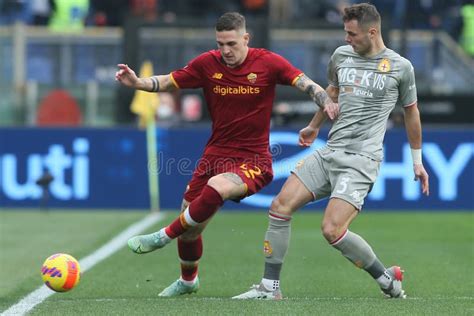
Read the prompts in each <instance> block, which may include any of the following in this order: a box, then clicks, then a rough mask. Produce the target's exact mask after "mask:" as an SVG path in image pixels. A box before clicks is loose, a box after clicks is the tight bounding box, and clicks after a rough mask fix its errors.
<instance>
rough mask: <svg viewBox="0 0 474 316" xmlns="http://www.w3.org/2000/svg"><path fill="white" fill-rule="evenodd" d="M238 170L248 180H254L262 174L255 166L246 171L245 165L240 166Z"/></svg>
mask: <svg viewBox="0 0 474 316" xmlns="http://www.w3.org/2000/svg"><path fill="white" fill-rule="evenodd" d="M240 170H242V172H243V173H244V174H245V176H246V177H247V178H249V179H255V176H259V175H261V174H262V170H260V168H259V167H257V166H255V167H254V168H253V169H248V167H247V164H246V163H244V164H241V165H240Z"/></svg>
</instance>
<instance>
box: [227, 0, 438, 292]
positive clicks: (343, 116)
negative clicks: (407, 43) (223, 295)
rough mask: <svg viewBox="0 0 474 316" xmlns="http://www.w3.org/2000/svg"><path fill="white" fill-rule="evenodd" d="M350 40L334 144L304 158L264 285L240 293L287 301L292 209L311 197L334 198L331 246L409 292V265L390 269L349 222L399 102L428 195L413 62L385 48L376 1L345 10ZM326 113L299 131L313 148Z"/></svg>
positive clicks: (335, 63)
mask: <svg viewBox="0 0 474 316" xmlns="http://www.w3.org/2000/svg"><path fill="white" fill-rule="evenodd" d="M343 21H344V30H345V32H346V38H345V39H346V42H347V44H348V45H346V46H341V47H339V48H337V49H336V50H335V52H334V54H333V55H332V57H331V60H330V62H329V67H328V80H329V86H328V88H327V92H328V95H329V96H330V97H331V98H332V99H333V101H334V102H339V107H340V108H339V110H340V112H339V113H340V114H339V117H338V118H337V119H336V120H335V121H334V123H333V126H332V128H331V131H330V132H329V139H328V142H327V146H325V147H324V148H321V149H319V150H317V151H316V152H314V153H313V154H312V155H310V156H309V157H306V158H305V159H304V160H303V161H302V162H300V163H299V164H298V165H297V166H296V169H295V170H294V171H293V172H292V174H291V175H290V176H289V178H288V179H287V181H286V182H285V184H284V185H283V188H282V189H281V191H280V193H279V194H278V195H277V196H276V198H275V199H274V200H273V202H272V204H271V207H270V212H269V226H268V229H267V232H266V235H265V241H264V255H265V271H264V275H263V278H262V281H261V282H260V284H259V285H255V286H253V287H252V288H251V289H250V291H248V292H245V293H243V294H241V295H238V296H235V297H234V298H235V299H280V298H281V297H282V294H281V291H280V281H279V280H280V271H281V268H282V265H283V259H284V257H285V255H286V252H287V250H288V244H289V239H290V220H291V216H292V214H293V213H294V212H295V211H296V210H297V209H299V208H300V207H302V206H304V205H305V204H307V203H308V202H311V201H314V200H318V199H322V198H325V197H329V202H328V205H327V207H326V210H325V212H324V217H323V222H322V225H321V229H322V234H323V236H324V238H326V240H327V241H328V242H329V244H330V245H331V246H333V247H334V248H336V249H337V250H339V251H340V252H341V254H342V255H343V256H344V257H346V258H347V259H349V260H350V261H351V262H353V263H354V264H355V265H356V266H357V267H359V268H362V269H364V270H365V271H367V272H368V273H369V274H370V275H371V276H372V277H373V278H374V279H375V281H376V282H377V283H378V285H379V286H380V288H381V290H382V292H383V293H385V295H386V296H388V297H394V298H405V297H406V295H405V292H404V290H403V289H402V282H401V281H402V278H403V271H402V270H401V268H400V267H398V266H393V267H389V268H386V267H385V266H384V265H383V264H382V262H381V261H380V259H379V258H378V257H377V256H376V255H375V253H374V251H373V250H372V248H371V247H370V246H369V244H368V243H367V242H366V241H365V240H364V239H363V238H362V237H361V236H359V235H357V234H356V233H354V232H352V231H349V229H348V228H349V225H350V223H351V222H352V220H353V219H354V218H355V217H356V216H357V214H359V211H360V210H361V209H362V205H363V203H364V199H365V197H366V196H367V194H368V193H369V191H370V188H371V187H372V185H373V183H374V182H375V179H376V177H377V174H378V171H379V167H380V162H381V160H382V142H383V137H384V135H385V130H386V123H387V119H388V116H389V114H390V112H391V111H392V110H393V108H394V107H395V105H396V104H399V105H400V106H402V107H403V109H404V112H405V128H406V131H407V135H408V141H409V143H410V146H411V150H412V157H413V170H414V174H415V180H420V182H421V190H422V192H423V193H424V194H426V195H428V194H429V183H428V174H427V172H426V171H425V169H424V167H423V164H422V159H421V122H420V114H419V111H418V108H417V97H416V85H415V77H414V72H413V67H412V65H411V63H410V62H409V61H408V60H407V59H405V58H403V57H401V56H400V55H399V54H397V53H395V52H394V51H392V50H390V49H388V48H386V47H385V45H384V42H383V39H382V36H381V34H380V23H381V21H380V15H379V13H378V12H377V9H376V8H375V7H374V6H373V5H370V4H367V3H363V4H356V5H352V6H350V7H348V8H345V9H344V15H343ZM325 119H326V117H325V115H324V113H323V112H321V111H319V112H317V113H316V114H315V116H314V117H313V119H312V120H311V122H310V123H309V125H308V126H307V127H305V128H303V129H302V130H301V131H300V139H299V144H300V145H301V146H309V145H310V144H311V143H312V142H313V141H314V140H315V139H316V137H317V135H318V133H319V128H320V126H321V125H322V123H323V122H324V120H325Z"/></svg>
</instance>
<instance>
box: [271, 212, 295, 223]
mask: <svg viewBox="0 0 474 316" xmlns="http://www.w3.org/2000/svg"><path fill="white" fill-rule="evenodd" d="M268 215H269V216H271V217H275V218H277V219H281V220H282V221H286V222H288V221H289V220H291V216H286V217H284V215H281V214H278V213H274V212H271V211H270V212H268Z"/></svg>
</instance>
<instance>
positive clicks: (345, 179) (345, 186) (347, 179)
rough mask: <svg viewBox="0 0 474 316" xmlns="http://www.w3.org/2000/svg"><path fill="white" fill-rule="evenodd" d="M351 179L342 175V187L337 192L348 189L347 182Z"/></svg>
mask: <svg viewBox="0 0 474 316" xmlns="http://www.w3.org/2000/svg"><path fill="white" fill-rule="evenodd" d="M349 181H350V178H348V177H342V178H341V181H339V185H340V189H339V190H337V191H336V192H337V193H344V192H346V190H347V183H348V182H349Z"/></svg>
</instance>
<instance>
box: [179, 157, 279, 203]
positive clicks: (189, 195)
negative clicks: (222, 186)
mask: <svg viewBox="0 0 474 316" xmlns="http://www.w3.org/2000/svg"><path fill="white" fill-rule="evenodd" d="M226 172H231V173H235V174H237V175H238V176H239V177H240V178H241V179H242V181H243V182H244V183H245V185H246V186H247V193H246V195H245V196H243V197H241V198H240V199H243V198H245V197H246V196H250V195H252V194H255V193H257V192H258V191H260V190H261V189H262V188H263V187H264V186H266V185H267V184H269V183H270V182H271V181H272V179H273V170H272V161H271V158H267V157H265V158H263V159H259V158H255V157H252V158H223V157H221V156H215V155H204V156H202V157H201V159H200V160H199V163H198V165H197V167H196V169H195V170H194V172H193V177H192V178H191V181H189V183H188V187H187V188H186V192H185V193H184V199H185V200H186V201H188V202H192V201H193V200H194V199H195V198H197V197H198V196H199V195H200V194H201V190H202V188H203V187H204V186H205V185H206V184H207V181H209V179H210V178H212V177H213V176H215V175H218V174H221V173H226ZM240 199H239V200H240Z"/></svg>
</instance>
